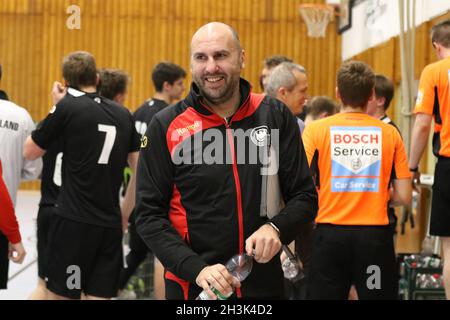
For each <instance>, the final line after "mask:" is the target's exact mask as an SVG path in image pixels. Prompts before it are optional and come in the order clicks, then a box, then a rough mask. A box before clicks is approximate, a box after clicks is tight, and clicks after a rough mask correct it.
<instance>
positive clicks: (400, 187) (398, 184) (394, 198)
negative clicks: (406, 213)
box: [389, 179, 412, 207]
mask: <svg viewBox="0 0 450 320" xmlns="http://www.w3.org/2000/svg"><path fill="white" fill-rule="evenodd" d="M392 184H393V188H392V189H393V190H392V193H391V198H390V201H389V205H390V206H391V207H396V206H406V205H409V204H410V203H411V200H412V185H411V179H397V180H394V181H393V182H392Z"/></svg>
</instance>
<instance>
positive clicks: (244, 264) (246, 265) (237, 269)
mask: <svg viewBox="0 0 450 320" xmlns="http://www.w3.org/2000/svg"><path fill="white" fill-rule="evenodd" d="M225 267H226V268H227V270H228V272H229V273H230V274H231V275H232V276H233V277H235V278H236V279H237V280H238V281H239V282H242V281H244V280H245V279H246V278H247V277H248V275H249V274H250V272H251V271H252V267H253V257H252V256H249V255H247V254H245V253H242V254H237V255H234V256H233V257H232V258H231V259H230V260H228V262H227V263H226V264H225ZM210 289H211V291H212V292H214V294H215V295H216V296H217V299H218V300H226V299H228V298H229V297H230V296H231V295H232V294H233V293H230V294H229V295H228V296H224V295H222V294H221V293H220V292H219V290H217V289H216V288H214V287H211V288H210ZM196 300H212V299H211V298H210V297H209V295H208V293H207V292H206V291H205V290H203V291H202V292H201V293H200V294H199V295H198V297H197V299H196Z"/></svg>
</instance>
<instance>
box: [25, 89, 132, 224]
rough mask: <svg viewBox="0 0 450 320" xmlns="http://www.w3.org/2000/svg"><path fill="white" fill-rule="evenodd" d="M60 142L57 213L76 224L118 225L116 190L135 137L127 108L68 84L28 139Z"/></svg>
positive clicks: (44, 143)
mask: <svg viewBox="0 0 450 320" xmlns="http://www.w3.org/2000/svg"><path fill="white" fill-rule="evenodd" d="M59 137H61V138H62V140H63V145H64V146H63V154H64V161H63V170H62V188H61V192H60V194H59V197H58V201H57V206H58V208H57V210H56V214H59V215H61V216H63V217H66V218H68V219H72V220H75V221H78V222H83V223H88V224H93V225H98V226H104V227H117V228H119V227H121V217H120V208H119V188H120V184H121V181H122V171H123V168H124V167H125V166H126V165H127V158H128V154H129V153H130V152H135V151H138V150H139V146H140V137H139V135H138V133H137V132H136V130H135V127H134V123H133V118H132V116H131V114H130V112H129V111H128V110H127V109H126V108H124V107H122V106H119V105H118V104H116V103H115V102H113V101H111V100H108V99H106V98H103V97H100V96H99V95H98V94H97V93H84V92H81V91H78V90H75V89H73V88H69V90H68V93H67V94H66V96H65V97H64V98H63V99H62V100H61V101H60V102H59V103H58V104H57V105H56V107H54V108H53V109H52V110H51V111H50V113H49V115H48V116H47V117H46V118H45V119H44V120H43V122H42V123H41V125H40V126H39V128H38V129H36V130H35V131H34V132H33V133H32V138H33V141H34V142H35V143H36V144H37V145H38V146H40V147H41V148H43V149H45V150H47V149H48V148H49V146H50V145H51V144H52V143H53V142H54V141H56V140H57V139H58V138H59Z"/></svg>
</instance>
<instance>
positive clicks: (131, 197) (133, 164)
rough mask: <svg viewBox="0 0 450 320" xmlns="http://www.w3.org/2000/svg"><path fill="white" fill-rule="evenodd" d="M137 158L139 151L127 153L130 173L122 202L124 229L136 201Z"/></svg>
mask: <svg viewBox="0 0 450 320" xmlns="http://www.w3.org/2000/svg"><path fill="white" fill-rule="evenodd" d="M138 158H139V152H131V153H129V154H128V165H129V166H130V168H131V171H132V174H131V178H130V181H129V182H128V186H127V190H126V192H125V198H124V199H123V203H122V208H121V212H122V226H123V229H124V230H126V229H127V227H128V219H129V218H130V215H131V212H132V211H133V209H134V206H135V203H136V169H137V162H138Z"/></svg>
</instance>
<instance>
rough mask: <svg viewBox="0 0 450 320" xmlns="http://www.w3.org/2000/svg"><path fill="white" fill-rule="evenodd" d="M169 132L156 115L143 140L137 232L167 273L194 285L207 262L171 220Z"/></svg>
mask: <svg viewBox="0 0 450 320" xmlns="http://www.w3.org/2000/svg"><path fill="white" fill-rule="evenodd" d="M166 131H167V129H165V128H164V127H163V125H162V123H161V122H160V120H159V118H158V115H156V116H155V117H154V118H153V120H152V121H151V123H150V125H149V127H148V129H147V132H146V134H145V136H144V137H143V142H142V148H141V151H140V153H139V161H138V167H137V173H136V208H135V212H136V229H137V232H138V234H139V235H140V236H141V238H142V240H143V241H144V242H145V244H146V245H147V246H148V247H149V248H150V249H151V250H152V251H153V252H154V254H155V256H156V257H157V258H158V259H159V260H160V261H161V263H162V264H163V265H164V267H165V268H166V269H167V270H169V271H170V272H172V273H173V274H175V275H176V276H178V277H180V278H182V279H184V280H186V281H189V282H191V283H195V282H196V279H197V276H198V275H199V274H200V272H201V271H202V270H203V268H205V267H207V263H206V262H205V261H203V259H202V258H201V257H200V256H199V255H198V254H196V253H195V252H194V251H193V250H192V249H191V248H190V247H189V246H188V245H187V244H186V242H185V241H187V233H186V234H180V233H183V231H180V233H178V232H177V230H175V228H174V226H173V225H172V222H171V221H170V219H169V209H170V201H171V199H172V192H173V189H174V188H175V185H174V177H173V170H174V168H173V163H172V159H171V155H170V152H169V148H168V145H167V140H166Z"/></svg>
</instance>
